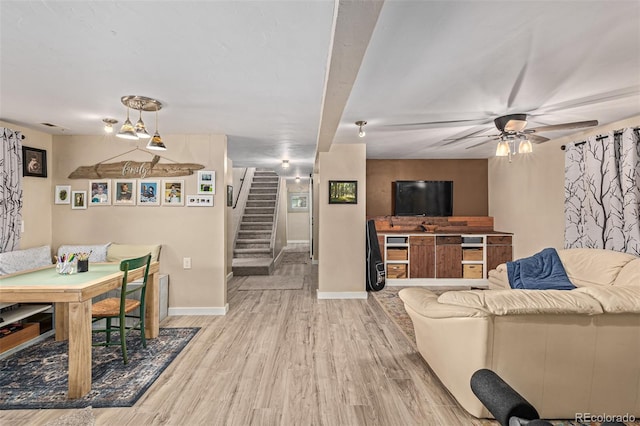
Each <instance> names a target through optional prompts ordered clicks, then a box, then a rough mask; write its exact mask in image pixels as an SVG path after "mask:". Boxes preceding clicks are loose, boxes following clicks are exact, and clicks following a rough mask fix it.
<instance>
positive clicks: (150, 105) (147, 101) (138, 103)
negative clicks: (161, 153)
mask: <svg viewBox="0 0 640 426" xmlns="http://www.w3.org/2000/svg"><path fill="white" fill-rule="evenodd" d="M120 101H121V102H122V104H123V105H124V106H126V107H127V120H126V121H125V122H124V124H123V125H122V128H121V129H120V131H119V132H118V134H117V135H116V136H117V137H119V138H123V139H131V140H138V139H149V138H151V135H149V132H148V131H147V128H146V126H145V124H144V121H142V111H155V113H156V132H155V134H154V135H153V138H151V139H150V140H149V143H148V144H147V148H148V149H156V150H165V149H167V147H166V146H165V145H164V143H163V142H162V138H161V137H160V133H158V111H159V110H161V109H162V103H161V102H160V101H158V100H157V99H153V98H148V97H146V96H137V95H130V96H123V97H122V98H120ZM130 109H135V110H138V111H140V116H139V118H138V121H137V122H136V125H135V126H134V125H133V124H132V123H131V120H130V119H129V110H130ZM103 121H104V120H103Z"/></svg>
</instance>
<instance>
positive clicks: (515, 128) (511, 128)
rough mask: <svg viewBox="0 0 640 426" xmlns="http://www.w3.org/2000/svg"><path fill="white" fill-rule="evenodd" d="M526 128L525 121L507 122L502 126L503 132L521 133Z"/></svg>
mask: <svg viewBox="0 0 640 426" xmlns="http://www.w3.org/2000/svg"><path fill="white" fill-rule="evenodd" d="M525 127H527V120H509V121H508V122H507V124H505V125H504V131H505V132H521V131H523V130H524V128H525Z"/></svg>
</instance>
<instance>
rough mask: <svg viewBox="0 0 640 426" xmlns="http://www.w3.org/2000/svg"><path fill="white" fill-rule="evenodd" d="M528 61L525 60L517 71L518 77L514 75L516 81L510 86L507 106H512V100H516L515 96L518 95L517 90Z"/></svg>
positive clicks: (520, 84)
mask: <svg viewBox="0 0 640 426" xmlns="http://www.w3.org/2000/svg"><path fill="white" fill-rule="evenodd" d="M527 65H528V63H527V62H525V63H524V66H523V67H522V69H521V70H520V72H519V73H518V77H516V81H515V82H514V83H513V87H512V88H511V93H509V99H508V100H507V107H508V108H511V107H512V106H513V103H514V101H515V100H516V96H518V92H519V91H520V87H521V86H522V81H523V80H524V75H525V73H526V71H527Z"/></svg>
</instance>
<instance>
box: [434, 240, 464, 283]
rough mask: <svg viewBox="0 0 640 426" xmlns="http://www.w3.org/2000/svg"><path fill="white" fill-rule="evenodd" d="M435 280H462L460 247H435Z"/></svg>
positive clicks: (445, 245)
mask: <svg viewBox="0 0 640 426" xmlns="http://www.w3.org/2000/svg"><path fill="white" fill-rule="evenodd" d="M436 278H462V247H461V246H460V245H447V244H443V245H438V246H436Z"/></svg>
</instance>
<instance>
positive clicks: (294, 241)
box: [287, 240, 309, 244]
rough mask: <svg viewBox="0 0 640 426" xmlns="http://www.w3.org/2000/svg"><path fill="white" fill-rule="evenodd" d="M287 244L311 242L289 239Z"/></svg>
mask: <svg viewBox="0 0 640 426" xmlns="http://www.w3.org/2000/svg"><path fill="white" fill-rule="evenodd" d="M287 244H309V240H287Z"/></svg>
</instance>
